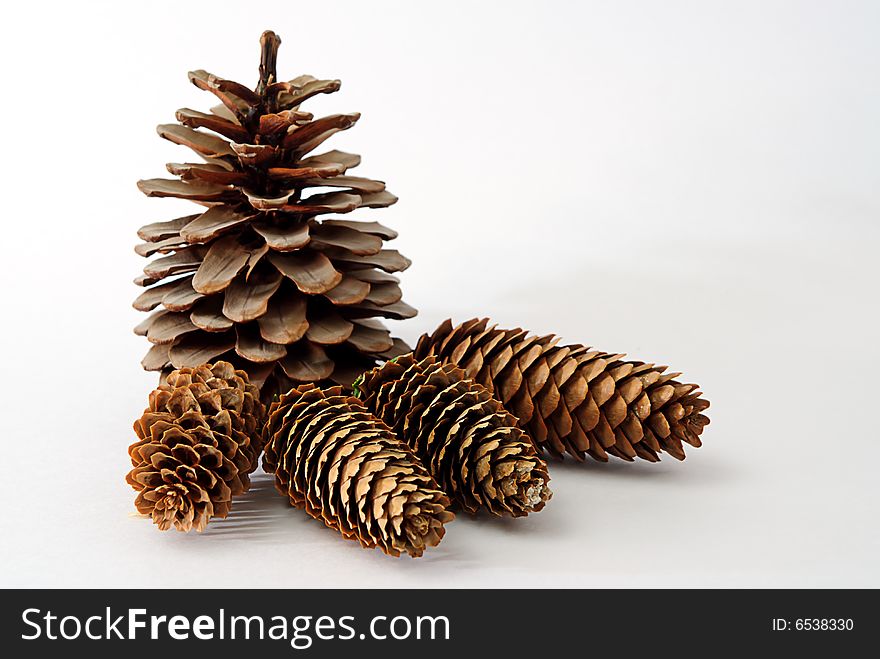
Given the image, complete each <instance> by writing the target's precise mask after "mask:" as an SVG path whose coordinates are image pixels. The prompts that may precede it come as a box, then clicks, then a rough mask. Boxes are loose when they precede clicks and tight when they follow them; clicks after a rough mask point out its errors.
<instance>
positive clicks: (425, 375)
mask: <svg viewBox="0 0 880 659" xmlns="http://www.w3.org/2000/svg"><path fill="white" fill-rule="evenodd" d="M355 391H356V395H357V396H358V397H359V398H362V399H363V401H364V405H365V406H366V408H367V409H368V410H370V411H371V412H372V413H373V414H375V415H376V416H377V417H379V418H380V419H382V420H383V421H384V422H385V423H387V424H388V426H389V427H390V428H391V429H392V430H394V432H395V433H396V434H397V436H398V437H400V438H401V439H403V440H404V441H405V442H406V443H407V444H409V446H410V447H411V448H412V449H413V451H415V453H416V455H418V456H419V458H421V460H422V462H423V463H424V464H425V465H426V466H427V467H428V470H429V471H430V472H431V474H432V475H433V476H434V478H435V479H436V480H437V482H438V483H439V484H440V486H441V487H442V488H443V489H444V491H445V492H446V493H447V494H448V495H449V496H450V497H451V498H452V499H453V500H454V501H455V502H457V503H458V504H459V505H461V507H462V508H463V509H464V510H466V511H467V512H469V513H475V512H477V511H478V510H479V509H481V508H483V509H485V510H488V511H489V512H490V513H492V514H494V515H504V514H507V515H512V516H514V517H521V516H524V515H527V514H528V513H530V512H533V511H538V510H541V509H542V508H543V507H544V504H545V503H546V501H547V500H548V499H549V498H550V496H551V492H550V488H549V487H548V486H547V482H548V481H549V480H550V477H549V475H548V474H547V465H546V464H545V463H544V461H543V460H542V459H541V458H540V457H538V454H537V453H536V451H535V448H534V447H533V446H532V442H531V440H530V439H529V438H528V437H527V436H526V434H525V433H524V432H523V431H522V430H520V429H519V428H518V427H517V419H516V418H514V417H513V416H512V415H511V414H510V413H509V412H507V411H506V410H504V408H503V407H502V406H501V403H499V402H498V401H497V400H496V399H495V398H493V397H492V394H491V393H490V392H489V390H488V389H486V388H485V387H484V386H482V385H480V384H478V383H476V382H474V381H473V380H470V379H468V378H467V376H465V373H464V371H463V370H462V369H460V368H458V367H457V366H455V365H454V364H443V363H441V362H440V361H439V360H438V359H437V358H436V357H433V356H428V357H425V358H424V359H422V360H421V361H416V360H415V358H414V357H413V355H412V354H408V355H403V356H401V357H398V358H396V359H393V360H391V361H389V362H386V363H385V364H384V365H383V366H381V367H377V368H375V369H373V370H372V371H370V372H368V373H365V374H364V375H363V377H361V378H359V379H358V380H357V381H356V382H355Z"/></svg>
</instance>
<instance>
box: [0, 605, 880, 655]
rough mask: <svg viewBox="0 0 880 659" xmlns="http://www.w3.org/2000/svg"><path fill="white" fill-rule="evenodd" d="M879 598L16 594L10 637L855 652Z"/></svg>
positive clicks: (9, 640) (48, 641) (39, 647)
mask: <svg viewBox="0 0 880 659" xmlns="http://www.w3.org/2000/svg"><path fill="white" fill-rule="evenodd" d="M878 602H880V600H878V591H874V590H727V591H721V590H541V589H537V590H129V591H123V590H29V591H24V590H7V591H4V598H3V605H2V630H3V639H2V644H3V645H2V647H3V648H4V653H5V654H6V650H5V649H6V648H14V649H15V652H14V653H13V654H6V656H15V657H20V656H25V653H26V652H28V651H33V652H38V653H40V655H41V656H61V655H62V653H64V654H65V655H66V653H67V652H87V653H88V656H90V657H103V656H114V657H119V656H123V657H140V656H152V657H192V656H208V657H212V658H213V657H226V656H230V657H232V656H235V657H241V656H244V654H245V653H257V656H260V657H292V656H309V657H323V656H340V655H342V654H343V653H352V654H353V655H355V656H357V655H360V654H361V653H364V654H365V655H366V656H383V657H397V656H400V657H441V656H443V657H449V656H452V655H451V653H461V652H467V653H468V656H471V655H472V654H473V653H483V654H485V655H486V656H491V657H492V659H494V658H495V657H505V658H506V657H536V658H537V657H541V658H543V657H557V656H558V657H571V656H572V651H573V650H578V649H580V650H578V651H577V652H576V655H575V656H588V655H589V654H590V653H592V652H596V651H597V650H600V649H601V650H611V651H617V652H621V653H625V654H624V655H623V656H628V655H629V654H630V653H635V652H660V651H663V652H674V653H675V654H676V656H697V655H699V656H713V655H715V654H716V653H718V652H725V653H726V652H728V651H731V650H743V651H754V650H761V651H774V650H779V651H786V652H793V651H797V652H800V653H807V654H809V655H810V656H813V655H814V653H815V654H824V653H832V652H833V653H835V654H838V655H839V654H840V653H844V654H842V655H840V656H851V655H849V654H847V653H848V651H852V650H855V649H856V648H865V647H866V642H867V643H868V645H867V647H871V646H872V643H871V642H872V641H876V640H878V637H880V634H878V614H880V606H878ZM72 644H73V645H72ZM194 652H196V653H199V654H198V655H194V654H193V653H194Z"/></svg>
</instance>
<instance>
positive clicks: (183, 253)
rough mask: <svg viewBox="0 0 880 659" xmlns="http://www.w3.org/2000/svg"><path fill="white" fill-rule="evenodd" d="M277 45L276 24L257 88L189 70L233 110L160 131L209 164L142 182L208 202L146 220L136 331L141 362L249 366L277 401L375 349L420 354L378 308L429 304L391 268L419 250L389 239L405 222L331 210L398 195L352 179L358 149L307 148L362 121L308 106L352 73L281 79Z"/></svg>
mask: <svg viewBox="0 0 880 659" xmlns="http://www.w3.org/2000/svg"><path fill="white" fill-rule="evenodd" d="M280 43H281V40H280V39H279V38H278V36H277V35H275V34H274V33H273V32H266V33H264V34H263V36H262V39H261V47H262V58H261V64H260V80H259V82H258V84H257V87H256V90H255V91H252V90H251V89H250V88H248V87H246V86H244V85H242V84H239V83H237V82H233V81H231V80H225V79H222V78H218V77H217V76H214V75H212V74H210V73H207V72H205V71H201V70H199V71H191V72H190V74H189V78H190V80H191V81H192V83H193V84H194V85H195V86H196V87H198V88H200V89H203V90H206V91H208V92H210V93H212V94H214V96H216V97H217V98H218V99H219V101H220V105H218V106H217V107H214V108H212V109H211V111H210V112H209V113H203V112H199V111H196V110H190V109H188V108H184V109H181V110H178V111H177V121H178V122H179V123H177V124H163V125H161V126H159V127H158V132H159V135H160V136H162V137H163V138H165V139H167V140H169V141H171V142H173V143H174V144H178V145H182V146H185V147H188V148H189V149H191V150H192V151H193V152H194V153H195V155H196V156H197V158H196V161H194V162H186V163H170V164H169V165H168V166H167V169H168V171H169V172H170V173H171V174H173V175H174V176H175V177H177V178H174V179H149V180H143V181H140V182H139V183H138V187H139V188H140V189H141V191H142V192H143V193H144V194H146V195H148V196H150V197H176V198H179V199H189V200H191V201H193V202H194V203H196V204H198V205H200V206H202V207H204V208H203V209H202V210H201V211H200V212H197V213H194V214H192V215H187V216H185V217H180V218H177V219H174V220H170V221H166V222H156V223H153V224H148V225H147V226H144V227H142V228H141V229H140V231H139V232H138V235H139V236H140V238H141V239H142V240H143V241H144V242H143V243H142V244H140V245H138V246H137V247H136V249H135V251H137V253H139V254H141V255H142V256H145V257H150V256H153V255H157V258H155V259H154V260H153V261H151V262H150V263H149V264H147V266H146V267H145V268H144V274H143V276H141V277H139V278H138V279H136V280H135V283H137V284H138V285H140V286H145V287H147V288H146V290H145V291H144V292H143V293H142V294H141V295H140V296H139V297H138V298H137V300H135V302H134V306H135V308H137V309H139V310H141V311H153V313H152V315H150V316H149V317H148V318H147V319H146V320H144V321H143V322H142V323H141V324H140V325H139V326H138V327H137V328H136V329H135V331H136V332H137V333H138V334H141V335H144V336H146V337H147V339H148V340H149V341H150V342H151V343H152V344H153V346H152V348H150V350H149V352H148V353H147V355H146V357H145V358H144V360H143V362H142V363H143V366H144V368H146V369H147V370H156V371H163V372H168V371H170V370H171V369H173V368H182V367H192V366H196V365H198V364H201V363H203V362H206V361H212V360H216V359H224V360H227V361H230V362H232V363H234V364H235V365H236V366H237V367H238V368H242V369H244V370H245V371H247V372H248V374H249V375H250V379H251V382H252V383H254V384H256V385H257V386H258V387H260V388H261V390H262V395H263V400H264V401H268V400H270V399H271V397H272V395H274V394H277V393H281V392H284V391H287V389H288V388H289V387H290V386H291V385H292V384H295V383H298V382H312V381H324V380H328V381H335V382H337V383H341V384H350V383H351V382H352V381H353V380H354V378H355V377H357V375H359V374H360V373H362V372H363V371H364V370H365V369H367V368H370V367H372V366H373V365H375V364H376V362H377V359H378V358H381V359H384V358H387V357H390V356H394V355H397V354H402V353H405V352H408V351H409V348H408V347H407V346H406V344H404V343H403V342H402V341H400V340H399V339H395V338H392V337H391V335H390V333H389V332H388V330H387V329H386V328H385V327H384V326H383V325H382V323H381V322H379V321H378V320H375V319H374V318H375V317H385V318H395V319H402V318H409V317H411V316H413V315H415V313H416V312H415V309H413V308H412V307H410V306H409V305H407V304H405V303H404V302H402V301H401V291H400V287H399V286H398V283H399V280H398V279H397V278H396V277H395V276H394V275H393V274H391V273H393V272H397V271H400V270H404V269H406V268H407V267H408V266H409V264H410V261H409V259H407V258H405V257H404V256H401V255H400V253H399V252H397V251H396V250H389V249H383V242H384V241H386V240H391V239H393V238H395V237H396V236H397V234H396V233H395V232H394V231H392V230H391V229H388V228H387V227H384V226H382V225H381V224H378V223H377V222H365V221H362V218H360V217H357V218H355V219H341V218H330V219H323V220H322V219H319V218H321V217H322V216H326V215H327V214H344V213H350V212H352V211H354V210H356V209H358V208H381V207H384V206H390V205H391V204H393V203H394V202H396V201H397V198H396V197H395V196H394V195H392V194H391V193H390V192H388V191H387V190H386V189H385V184H384V183H382V182H381V181H374V180H371V179H366V178H361V177H357V176H351V175H350V172H349V170H351V169H353V168H354V167H356V166H357V165H358V164H359V163H360V156H357V155H353V154H350V153H344V152H342V151H326V152H324V153H319V154H318V155H309V154H310V153H311V152H312V151H313V150H315V149H317V148H318V147H319V146H320V145H322V144H323V142H324V141H325V140H327V139H328V138H329V137H331V136H332V135H334V134H335V133H337V132H339V131H342V130H345V129H347V128H350V127H351V126H353V125H354V124H355V122H356V121H357V120H358V118H359V116H360V115H358V114H357V113H353V114H333V115H330V116H327V117H322V118H317V119H316V118H314V117H313V116H312V115H311V114H310V113H308V112H304V111H303V110H301V109H300V105H301V104H302V103H303V102H304V101H306V100H308V99H309V98H311V97H312V96H315V95H316V94H328V93H332V92H335V91H337V90H338V89H339V86H340V83H339V81H338V80H317V79H315V78H313V77H311V76H300V77H298V78H294V79H293V80H290V81H287V82H283V81H278V80H277V79H276V73H275V60H276V56H277V51H278V46H279V44H280ZM328 189H329V190H331V191H330V192H326V191H323V190H328ZM316 190H317V192H316ZM356 215H357V214H356ZM154 310H155V311H154Z"/></svg>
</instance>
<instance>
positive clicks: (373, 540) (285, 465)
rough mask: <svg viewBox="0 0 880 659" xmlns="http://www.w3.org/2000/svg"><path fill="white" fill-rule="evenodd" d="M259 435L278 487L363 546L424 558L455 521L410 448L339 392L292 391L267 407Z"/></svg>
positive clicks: (266, 463)
mask: <svg viewBox="0 0 880 659" xmlns="http://www.w3.org/2000/svg"><path fill="white" fill-rule="evenodd" d="M263 438H264V442H265V453H264V456H263V468H264V469H265V470H266V471H267V472H268V473H271V474H274V475H275V487H276V489H277V490H278V491H279V492H280V493H281V494H282V495H284V496H286V497H287V498H288V500H289V501H290V503H291V505H293V506H296V507H297V508H302V509H304V510H305V511H306V512H307V513H308V514H309V515H311V516H312V517H314V518H316V519H319V520H322V521H323V522H324V523H325V524H326V525H327V526H329V527H330V528H333V529H336V530H337V531H339V532H340V533H341V534H342V535H343V536H344V537H346V538H349V539H351V540H356V541H358V542H360V544H361V546H363V547H368V548H369V547H379V548H380V549H381V550H382V551H383V552H385V553H386V554H390V555H393V556H399V555H400V554H401V553H407V554H409V555H410V556H421V555H422V553H423V552H424V551H425V549H426V548H427V547H432V546H435V545H437V544H438V543H439V542H440V540H441V538H442V537H443V534H444V533H445V529H444V526H443V525H444V524H445V523H446V522H449V521H451V520H452V519H453V517H454V515H453V514H452V513H451V512H449V511H448V510H447V508H448V507H449V499H448V498H447V496H446V495H445V494H444V493H443V492H442V491H440V488H439V487H438V486H437V483H436V482H435V481H434V479H433V478H431V475H430V474H429V473H428V472H427V470H426V469H425V468H424V467H423V466H422V464H421V463H420V462H419V460H418V458H417V457H416V456H415V455H414V454H413V452H412V451H411V450H410V448H409V447H408V446H407V445H406V444H405V443H404V442H402V441H401V440H399V439H398V438H397V437H395V436H394V434H393V433H392V432H391V431H390V430H389V429H388V427H387V426H386V425H385V424H384V423H383V422H382V421H380V420H379V419H377V418H376V417H374V416H373V415H372V414H370V413H369V412H368V411H367V410H366V409H365V408H364V406H363V405H362V403H361V402H360V401H359V400H358V399H356V398H353V397H350V396H347V395H344V394H343V389H342V387H331V388H328V389H321V388H318V387H315V386H313V385H301V386H299V387H297V388H294V389H291V390H290V391H289V392H288V393H287V394H285V395H282V396H281V397H280V398H279V400H277V401H276V402H274V403H272V405H271V407H270V408H269V418H268V421H267V423H266V426H265V428H264V433H263Z"/></svg>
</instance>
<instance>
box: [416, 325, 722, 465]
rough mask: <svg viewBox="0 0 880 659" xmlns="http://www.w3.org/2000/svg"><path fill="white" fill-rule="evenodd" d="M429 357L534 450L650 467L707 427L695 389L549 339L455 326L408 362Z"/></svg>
mask: <svg viewBox="0 0 880 659" xmlns="http://www.w3.org/2000/svg"><path fill="white" fill-rule="evenodd" d="M429 355H435V356H437V357H438V358H439V359H441V360H443V361H444V362H449V363H453V364H457V365H458V366H460V367H461V368H462V369H464V371H465V373H466V374H467V375H468V377H471V378H473V379H474V380H476V381H477V382H479V383H480V384H482V385H484V386H486V387H487V388H489V389H490V390H491V391H492V392H493V393H494V394H495V396H496V397H497V398H498V399H499V400H500V401H501V402H502V404H503V405H504V407H505V408H506V409H507V410H508V411H509V412H510V413H511V414H513V415H514V416H516V417H517V418H518V419H519V423H520V426H521V427H522V428H524V429H525V430H526V431H527V432H528V434H529V436H530V437H531V438H532V440H533V441H534V442H535V445H536V446H537V447H540V448H541V449H543V450H544V451H547V452H548V453H550V454H553V455H556V456H562V455H563V454H566V453H567V454H568V455H571V456H573V457H575V458H576V459H578V460H583V459H584V457H585V456H586V455H590V456H591V457H593V458H595V459H596V460H601V461H606V460H607V459H608V456H609V455H613V456H616V457H618V458H621V459H623V460H628V461H632V460H634V459H635V458H642V459H644V460H648V461H651V462H656V461H658V460H659V459H660V456H659V454H660V453H661V452H666V453H668V454H669V455H671V456H673V457H675V458H677V459H679V460H683V459H684V458H685V452H684V447H683V445H684V444H690V445H691V446H694V447H698V446H700V445H701V441H700V434H701V433H702V431H703V427H704V426H706V424H708V423H709V419H708V418H707V417H706V416H705V415H704V414H703V412H704V411H705V410H706V408H708V407H709V401H707V400H706V399H705V398H702V394H701V392H700V391H699V390H698V386H697V385H695V384H682V383H681V382H678V381H677V380H676V378H677V377H678V376H679V375H680V373H666V372H665V371H666V367H665V366H655V365H653V364H646V363H644V362H638V361H628V360H624V359H623V357H624V355H615V354H609V353H605V352H600V351H598V350H592V349H590V348H588V347H585V346H582V345H559V339H558V338H555V337H554V336H553V335H548V336H534V335H530V334H529V333H528V332H527V331H524V330H521V329H510V330H506V329H499V328H497V327H496V326H494V325H492V326H490V325H489V321H488V320H487V319H472V320H469V321H467V322H464V323H462V324H461V325H458V326H455V327H453V324H452V322H451V321H449V320H447V321H445V322H443V323H442V324H441V325H440V326H439V327H438V328H437V329H436V330H435V331H434V332H433V333H431V334H430V335H429V334H425V335H423V336H422V337H421V338H420V339H419V342H418V345H417V346H416V349H415V356H416V358H417V359H423V358H425V357H427V356H429Z"/></svg>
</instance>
